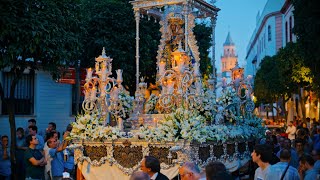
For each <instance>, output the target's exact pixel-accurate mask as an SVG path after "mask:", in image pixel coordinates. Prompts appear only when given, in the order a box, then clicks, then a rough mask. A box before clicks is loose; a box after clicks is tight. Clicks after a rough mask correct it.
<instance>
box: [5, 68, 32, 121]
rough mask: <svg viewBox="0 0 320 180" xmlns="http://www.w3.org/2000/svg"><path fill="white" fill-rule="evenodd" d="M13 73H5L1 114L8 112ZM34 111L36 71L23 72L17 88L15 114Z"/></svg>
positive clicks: (30, 113)
mask: <svg viewBox="0 0 320 180" xmlns="http://www.w3.org/2000/svg"><path fill="white" fill-rule="evenodd" d="M13 78H14V76H13V74H12V73H10V72H4V73H3V81H2V82H3V91H4V100H3V102H2V106H1V107H2V108H1V110H2V111H1V114H3V115H7V114H8V100H9V96H10V86H11V83H12V81H13ZM33 113H34V73H30V74H23V75H22V77H21V79H20V80H19V81H18V83H17V85H16V89H15V114H17V115H32V114H33Z"/></svg>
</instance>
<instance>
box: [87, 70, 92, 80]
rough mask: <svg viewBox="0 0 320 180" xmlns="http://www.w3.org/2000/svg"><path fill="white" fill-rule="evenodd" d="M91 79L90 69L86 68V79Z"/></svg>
mask: <svg viewBox="0 0 320 180" xmlns="http://www.w3.org/2000/svg"><path fill="white" fill-rule="evenodd" d="M91 78H92V69H91V68H88V69H87V79H88V80H89V79H91Z"/></svg>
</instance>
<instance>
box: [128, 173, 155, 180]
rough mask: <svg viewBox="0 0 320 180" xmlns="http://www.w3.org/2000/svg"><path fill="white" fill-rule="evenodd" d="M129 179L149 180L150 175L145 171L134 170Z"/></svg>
mask: <svg viewBox="0 0 320 180" xmlns="http://www.w3.org/2000/svg"><path fill="white" fill-rule="evenodd" d="M130 180H150V177H149V175H148V174H147V173H145V172H142V171H136V172H134V173H132V175H131V177H130Z"/></svg>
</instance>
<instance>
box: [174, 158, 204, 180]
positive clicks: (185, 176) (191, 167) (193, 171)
mask: <svg viewBox="0 0 320 180" xmlns="http://www.w3.org/2000/svg"><path fill="white" fill-rule="evenodd" d="M179 174H180V177H181V180H196V179H200V169H199V167H198V165H197V164H196V163H194V162H185V163H184V164H183V165H182V166H181V167H180V169H179Z"/></svg>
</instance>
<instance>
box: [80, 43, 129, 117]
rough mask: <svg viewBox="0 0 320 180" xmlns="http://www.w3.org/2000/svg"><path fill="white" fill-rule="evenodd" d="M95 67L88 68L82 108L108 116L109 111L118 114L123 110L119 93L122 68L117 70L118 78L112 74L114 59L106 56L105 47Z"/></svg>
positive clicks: (96, 59) (88, 111)
mask: <svg viewBox="0 0 320 180" xmlns="http://www.w3.org/2000/svg"><path fill="white" fill-rule="evenodd" d="M95 61H96V62H95V69H94V70H93V69H92V68H88V69H87V76H86V83H85V84H84V94H85V99H84V101H83V103H82V108H83V110H84V111H85V112H87V113H92V112H95V111H97V110H98V111H100V114H101V115H102V116H103V117H104V118H106V115H107V113H108V112H110V113H112V114H117V113H118V112H119V111H121V110H122V104H121V102H120V100H119V97H118V96H119V93H120V92H121V91H122V90H123V87H122V84H121V83H122V81H123V79H122V70H121V69H118V70H116V73H117V79H114V78H113V77H110V76H111V75H112V59H111V58H110V57H108V56H106V52H105V48H103V50H102V55H100V56H99V57H97V58H95Z"/></svg>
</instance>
